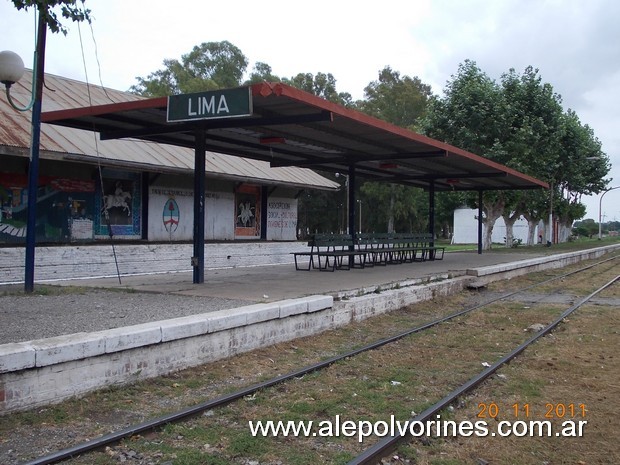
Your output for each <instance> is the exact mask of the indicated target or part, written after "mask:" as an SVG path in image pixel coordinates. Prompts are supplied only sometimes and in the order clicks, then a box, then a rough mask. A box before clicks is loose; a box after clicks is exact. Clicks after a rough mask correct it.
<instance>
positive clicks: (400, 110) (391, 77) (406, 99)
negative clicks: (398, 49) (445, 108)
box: [357, 66, 432, 130]
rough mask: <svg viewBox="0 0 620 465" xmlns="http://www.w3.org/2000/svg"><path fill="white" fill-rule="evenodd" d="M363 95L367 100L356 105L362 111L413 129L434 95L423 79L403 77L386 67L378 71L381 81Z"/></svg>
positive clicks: (371, 84)
mask: <svg viewBox="0 0 620 465" xmlns="http://www.w3.org/2000/svg"><path fill="white" fill-rule="evenodd" d="M364 96H365V100H361V101H358V102H357V107H358V108H359V110H360V111H363V112H364V113H367V114H369V115H372V116H374V117H376V118H379V119H382V120H385V121H389V122H390V123H392V124H395V125H397V126H401V127H403V128H409V129H412V130H413V129H416V127H417V125H418V120H419V119H420V118H422V117H423V116H424V115H425V113H426V106H427V104H428V101H429V99H430V98H431V96H432V92H431V87H430V86H429V85H427V84H424V83H423V82H422V81H421V80H420V78H418V77H413V78H411V77H409V76H403V77H401V76H400V73H399V72H398V71H393V70H392V68H390V67H389V66H386V67H385V68H383V70H381V71H380V72H379V79H378V80H376V81H373V82H371V83H370V84H368V86H366V88H365V89H364Z"/></svg>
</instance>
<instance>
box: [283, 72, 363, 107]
mask: <svg viewBox="0 0 620 465" xmlns="http://www.w3.org/2000/svg"><path fill="white" fill-rule="evenodd" d="M282 82H284V83H285V84H288V85H290V86H293V87H297V88H298V89H301V90H305V91H306V92H309V93H311V94H314V95H316V96H318V97H322V98H324V99H325V100H329V101H330V102H334V103H337V104H339V105H344V106H347V107H350V106H351V105H352V100H353V98H352V97H351V94H349V93H348V92H338V91H337V90H336V78H334V76H333V75H332V74H331V73H327V74H325V73H321V72H319V73H316V76H315V75H313V74H312V73H299V74H297V75H296V76H293V77H291V78H290V79H288V78H284V79H282Z"/></svg>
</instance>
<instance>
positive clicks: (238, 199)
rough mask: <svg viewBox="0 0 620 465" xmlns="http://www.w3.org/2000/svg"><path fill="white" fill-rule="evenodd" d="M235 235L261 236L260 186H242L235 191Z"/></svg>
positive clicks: (246, 236)
mask: <svg viewBox="0 0 620 465" xmlns="http://www.w3.org/2000/svg"><path fill="white" fill-rule="evenodd" d="M235 206H236V214H235V237H239V238H260V188H259V187H257V186H247V185H242V186H240V187H239V188H238V189H237V190H236V192H235Z"/></svg>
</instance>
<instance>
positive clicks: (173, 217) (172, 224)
mask: <svg viewBox="0 0 620 465" xmlns="http://www.w3.org/2000/svg"><path fill="white" fill-rule="evenodd" d="M162 217H163V222H164V227H165V228H166V231H168V232H169V233H173V232H175V231H176V230H177V228H178V227H179V217H180V213H179V205H178V204H177V202H176V200H174V199H172V198H170V199H168V200H167V201H166V204H165V205H164V211H163V214H162Z"/></svg>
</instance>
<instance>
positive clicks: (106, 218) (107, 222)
mask: <svg viewBox="0 0 620 465" xmlns="http://www.w3.org/2000/svg"><path fill="white" fill-rule="evenodd" d="M89 23H90V30H91V35H92V38H93V42H95V57H96V61H97V67H98V70H99V81H100V84H101V88H102V89H103V92H104V93H105V95H106V97H108V99H110V100H112V99H111V98H110V96H109V95H108V93H107V92H106V90H105V87H104V86H103V82H102V80H101V64H100V62H99V56H98V54H97V44H96V41H95V35H94V31H93V27H92V22H90V21H89ZM77 26H78V35H79V37H80V49H81V52H82V63H83V65H84V74H85V79H86V89H87V95H88V105H89V106H90V107H92V106H93V100H92V94H91V91H90V82H89V80H88V70H87V66H86V56H85V53H84V43H83V41H82V29H81V28H80V23H79V22H78V23H77ZM92 134H93V139H94V141H95V154H96V159H97V171H98V173H99V188H100V190H101V198H102V208H101V210H100V211H102V212H103V215H104V218H105V222H106V226H107V227H108V235H109V237H110V244H111V246H112V255H113V257H114V264H115V266H116V276H117V277H118V283H119V284H122V282H121V273H120V269H119V266H118V257H117V255H116V247H115V245H114V233H113V231H112V223H111V221H110V214H109V212H108V208H106V205H105V203H104V202H103V198H104V195H105V190H104V183H103V170H102V167H101V154H100V152H99V141H98V140H97V134H96V130H95V127H94V125H93V130H92Z"/></svg>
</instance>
